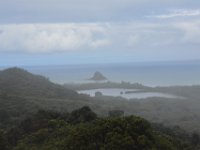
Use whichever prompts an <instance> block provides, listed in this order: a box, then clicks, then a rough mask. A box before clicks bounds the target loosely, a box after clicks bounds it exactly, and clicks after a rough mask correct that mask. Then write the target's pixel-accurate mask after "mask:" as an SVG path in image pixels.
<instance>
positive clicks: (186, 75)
mask: <svg viewBox="0 0 200 150" xmlns="http://www.w3.org/2000/svg"><path fill="white" fill-rule="evenodd" d="M25 69H27V70H29V71H30V72H32V73H36V74H41V75H44V76H46V77H48V78H50V80H52V81H53V82H57V83H61V84H63V83H72V82H74V83H80V82H81V83H83V82H88V80H86V79H88V78H90V77H91V76H92V75H93V73H94V72H95V71H100V72H101V73H102V74H103V75H105V76H106V77H107V78H108V79H109V80H110V81H115V82H121V81H128V82H131V83H135V82H138V83H142V84H144V85H149V86H157V85H159V86H166V85H194V84H195V85H196V84H200V64H198V65H193V64H189V65H187V64H181V65H180V64H178V65H177V64H105V65H103V64H101V65H63V66H40V67H25Z"/></svg>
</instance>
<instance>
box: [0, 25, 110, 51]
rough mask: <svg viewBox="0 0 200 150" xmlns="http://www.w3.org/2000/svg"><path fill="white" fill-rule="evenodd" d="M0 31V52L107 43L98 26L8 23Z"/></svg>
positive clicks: (57, 49) (75, 47)
mask: <svg viewBox="0 0 200 150" xmlns="http://www.w3.org/2000/svg"><path fill="white" fill-rule="evenodd" d="M0 29H2V31H4V32H3V33H2V34H0V51H24V52H31V53H50V52H58V51H64V52H65V51H74V50H80V49H86V48H87V49H89V48H94V47H95V48H99V47H103V46H105V45H108V44H109V41H108V40H107V39H106V27H105V26H104V25H98V24H10V25H0Z"/></svg>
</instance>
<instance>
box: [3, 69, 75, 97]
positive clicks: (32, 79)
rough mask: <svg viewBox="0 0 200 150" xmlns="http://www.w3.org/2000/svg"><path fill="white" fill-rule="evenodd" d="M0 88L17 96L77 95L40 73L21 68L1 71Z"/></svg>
mask: <svg viewBox="0 0 200 150" xmlns="http://www.w3.org/2000/svg"><path fill="white" fill-rule="evenodd" d="M0 90H1V92H4V93H9V94H10V95H17V96H20V95H21V96H37V97H54V98H55V97H56V98H59V97H60V98H67V97H73V96H75V95H77V93H76V92H75V91H73V90H69V89H66V88H64V87H62V86H61V85H58V84H55V83H52V82H51V81H49V80H48V79H47V78H45V77H43V76H40V75H33V74H31V73H29V72H28V71H26V70H24V69H20V68H9V69H5V70H3V71H0Z"/></svg>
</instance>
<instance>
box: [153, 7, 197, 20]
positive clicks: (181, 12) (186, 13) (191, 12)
mask: <svg viewBox="0 0 200 150" xmlns="http://www.w3.org/2000/svg"><path fill="white" fill-rule="evenodd" d="M194 16H200V10H199V9H176V10H170V11H169V12H168V13H167V14H162V15H156V16H154V17H155V18H159V19H169V18H175V17H194Z"/></svg>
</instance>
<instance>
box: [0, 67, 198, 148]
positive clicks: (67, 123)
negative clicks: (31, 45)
mask: <svg viewBox="0 0 200 150" xmlns="http://www.w3.org/2000/svg"><path fill="white" fill-rule="evenodd" d="M94 85H95V87H96V88H99V87H107V86H109V87H116V86H119V88H140V89H142V90H148V91H161V92H165V93H171V94H176V95H179V96H183V97H184V99H181V100H180V99H167V98H158V97H157V98H148V99H140V100H138V99H133V100H130V101H128V100H126V99H123V98H121V97H107V96H98V97H94V98H91V97H89V96H87V95H80V94H77V93H76V92H75V91H73V90H72V89H76V88H80V89H81V88H88V87H89V86H91V85H90V84H88V85H87V86H85V85H74V86H72V87H70V86H69V85H65V87H64V86H61V85H58V84H54V83H52V82H50V81H49V80H48V79H46V78H45V77H42V76H38V75H33V74H31V73H29V72H27V71H25V70H22V69H19V68H11V69H7V70H4V71H0V149H2V150H7V149H8V150H10V149H15V150H23V149H24V150H27V149H30V148H32V149H34V150H37V149H42V150H45V149H49V150H51V149H55V150H56V149H58V150H60V149H78V148H77V147H76V146H81V147H82V145H83V148H82V149H84V148H85V149H94V147H95V146H98V147H99V148H101V149H102V150H103V149H108V148H109V149H112V148H111V147H114V148H115V149H117V148H116V147H115V145H117V144H121V142H119V141H123V142H124V145H118V146H119V147H120V148H121V149H123V148H124V147H126V149H147V150H148V149H160V150H165V149H169V150H170V149H180V150H182V149H187V150H196V149H197V150H198V149H200V148H199V147H198V145H199V133H200V126H199V122H200V110H199V108H200V93H199V91H200V86H187V87H156V88H150V87H145V86H142V85H140V84H130V83H125V82H123V83H120V84H117V83H99V84H94ZM70 88H71V90H70ZM86 105H87V106H89V107H90V108H91V109H92V110H93V111H94V112H95V113H93V112H92V111H91V110H90V108H88V107H84V108H83V109H80V110H77V111H73V110H75V109H78V108H80V107H83V106H86ZM41 110H43V111H41ZM47 110H48V111H47ZM111 110H123V111H124V114H125V116H127V117H116V118H105V117H106V116H108V114H109V112H110V111H111ZM66 112H72V113H66ZM86 112H87V113H86ZM96 114H98V116H99V118H97V115H96ZM132 115H137V116H141V117H144V118H145V119H147V120H148V121H151V122H154V123H155V124H154V123H153V124H152V125H150V123H149V122H148V121H146V120H144V119H141V118H138V117H134V116H132ZM102 117H103V118H102ZM139 120H140V121H141V122H142V125H143V123H144V124H145V130H144V131H142V132H138V131H137V130H132V127H133V126H134V125H135V124H134V122H135V121H136V122H137V121H139ZM158 123H159V124H158ZM160 123H161V124H164V125H165V126H168V128H166V127H163V126H162V125H160ZM132 125H133V126H132ZM179 126H180V127H179ZM107 127H108V128H107ZM109 127H112V128H109ZM129 127H130V128H129ZM135 127H136V128H140V125H138V126H135ZM146 128H148V129H147V130H148V132H146ZM130 129H131V131H132V132H131V131H130ZM182 129H184V130H186V132H187V133H186V132H185V131H184V130H182ZM149 131H150V132H149ZM129 132H130V134H131V135H129ZM127 134H128V135H127ZM79 135H80V136H79ZM143 135H144V136H143ZM140 136H142V137H141V141H142V142H143V145H145V146H147V147H145V146H144V147H142V148H141V145H140V144H141V143H140V142H138V140H139V139H138V138H139V137H140ZM77 138H78V139H77ZM72 139H73V141H72ZM122 139H123V140H122ZM74 140H77V141H76V142H78V143H76V142H74ZM88 141H91V142H90V143H88ZM102 141H103V142H102ZM139 141H140V140H139ZM106 142H107V143H106ZM86 143H87V144H86ZM133 143H134V144H133ZM144 143H145V144H144ZM73 144H74V145H73ZM90 144H91V145H90ZM133 145H134V148H133V147H131V146H133ZM84 146H85V147H84ZM129 146H130V147H129ZM29 147H30V148H29ZM163 147H164V148H163ZM79 148H80V147H79ZM124 149H125V148H124Z"/></svg>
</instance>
